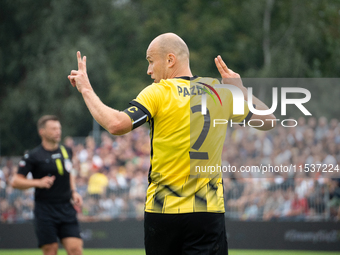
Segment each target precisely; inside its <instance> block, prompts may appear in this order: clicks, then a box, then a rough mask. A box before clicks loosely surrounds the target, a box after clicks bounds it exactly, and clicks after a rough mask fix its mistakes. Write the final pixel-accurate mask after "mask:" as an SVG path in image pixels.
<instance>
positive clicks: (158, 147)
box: [125, 77, 251, 213]
mask: <svg viewBox="0 0 340 255" xmlns="http://www.w3.org/2000/svg"><path fill="white" fill-rule="evenodd" d="M217 84H219V81H218V80H217V79H212V78H200V77H191V78H189V77H179V78H174V79H167V80H161V81H160V82H159V83H153V84H152V85H150V86H148V87H146V88H145V89H144V90H142V91H141V92H140V94H139V95H138V96H137V98H136V99H135V100H133V101H132V102H131V103H130V104H132V105H133V106H131V107H130V108H128V109H127V110H126V111H125V112H126V113H127V114H128V115H129V116H130V117H131V119H132V121H133V127H134V128H135V127H137V126H139V125H140V123H142V120H144V121H146V120H147V121H149V123H150V138H151V154H150V160H151V165H150V171H149V187H148V190H147V196H146V204H145V211H146V212H155V213H192V212H218V213H223V212H224V199H223V184H222V178H221V177H222V174H221V173H216V172H215V173H214V174H210V173H209V174H208V173H206V172H205V171H204V169H207V168H209V166H214V167H216V166H221V155H222V149H223V143H224V140H225V135H226V131H227V126H228V125H227V124H225V125H214V121H213V120H216V119H220V120H221V119H224V120H228V121H230V120H232V121H233V122H241V121H243V120H244V119H246V118H250V117H251V113H250V112H249V109H248V105H247V102H245V101H244V114H242V115H234V114H233V96H232V93H231V92H230V90H228V89H221V88H219V89H216V90H215V89H214V87H215V85H217ZM210 86H211V87H210ZM212 90H214V91H215V92H217V94H218V96H219V98H218V100H215V99H217V97H218V96H217V94H216V95H215V94H214V93H209V92H212ZM202 94H206V114H205V115H202V111H201V110H202ZM208 94H209V95H210V94H211V96H209V95H208ZM219 100H221V101H219ZM136 111H142V112H144V113H145V115H147V116H142V117H138V119H135V117H134V116H133V113H135V112H136ZM136 116H137V115H136ZM138 116H140V115H138Z"/></svg>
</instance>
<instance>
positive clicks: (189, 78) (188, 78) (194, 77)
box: [175, 75, 198, 81]
mask: <svg viewBox="0 0 340 255" xmlns="http://www.w3.org/2000/svg"><path fill="white" fill-rule="evenodd" d="M197 78H198V76H197V75H195V76H193V77H189V76H180V77H175V79H183V80H187V81H192V80H195V79H197Z"/></svg>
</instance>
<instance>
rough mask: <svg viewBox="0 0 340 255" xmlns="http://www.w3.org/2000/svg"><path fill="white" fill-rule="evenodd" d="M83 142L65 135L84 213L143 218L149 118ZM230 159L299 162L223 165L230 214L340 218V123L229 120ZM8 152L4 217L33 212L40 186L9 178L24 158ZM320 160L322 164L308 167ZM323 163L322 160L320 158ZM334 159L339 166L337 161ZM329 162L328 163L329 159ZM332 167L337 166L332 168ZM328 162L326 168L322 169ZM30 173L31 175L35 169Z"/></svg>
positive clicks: (87, 217)
mask: <svg viewBox="0 0 340 255" xmlns="http://www.w3.org/2000/svg"><path fill="white" fill-rule="evenodd" d="M100 140H101V141H100V143H99V144H96V143H95V140H94V139H93V137H90V136H89V137H87V138H85V139H83V141H82V142H79V140H76V139H74V138H72V137H66V138H65V139H64V144H65V145H66V146H69V147H70V148H72V150H73V155H74V157H73V159H74V174H75V175H76V176H77V177H76V183H77V190H78V192H79V193H80V194H81V195H82V197H83V200H84V203H83V206H82V208H76V209H77V211H78V216H79V219H80V221H103V220H111V219H114V218H120V219H124V218H131V217H134V218H139V219H142V218H143V212H144V201H145V194H146V189H147V186H148V179H147V176H148V171H149V166H150V139H149V129H148V128H146V127H145V126H142V127H140V128H138V129H136V130H134V131H132V132H130V133H129V134H126V135H123V136H111V135H110V134H108V133H107V132H102V134H101V139H100ZM222 160H223V163H222V165H224V166H235V167H236V168H235V169H237V170H238V169H240V168H241V166H258V167H259V166H260V165H272V166H275V165H283V166H291V165H292V166H295V169H296V170H295V171H293V170H291V171H288V172H284V171H268V172H267V173H266V174H263V173H261V172H258V171H257V172H256V171H254V172H250V171H249V172H240V171H235V172H224V173H223V176H224V178H223V183H224V192H225V206H226V217H229V218H231V219H237V220H263V221H270V220H282V221H284V220H289V221H292V220H293V221H305V220H309V221H310V220H313V221H324V220H331V221H340V178H339V176H340V171H336V166H337V165H338V164H339V162H340V124H339V122H338V120H336V119H332V120H330V121H328V120H327V119H326V118H324V117H321V118H319V119H315V118H314V117H310V118H308V119H305V118H302V117H301V118H299V119H298V125H297V126H296V127H290V128H286V127H282V126H281V125H280V124H279V123H278V125H277V127H276V128H275V129H273V130H271V131H269V132H261V131H257V130H255V129H252V128H249V127H241V126H237V127H236V126H233V127H232V128H228V131H227V138H226V141H225V144H224V149H223V157H222ZM13 162H14V161H13V160H11V159H3V160H2V162H0V163H2V165H1V170H0V220H1V221H2V222H24V221H27V220H31V219H32V218H33V213H32V211H33V206H34V202H33V196H34V190H33V189H29V190H25V191H20V190H15V189H13V188H12V187H11V186H10V180H11V177H12V175H13V174H14V173H15V172H16V171H17V164H15V163H13ZM305 164H315V165H316V164H319V166H321V167H322V168H320V169H319V171H318V169H314V170H313V169H311V168H310V169H308V167H309V165H307V168H306V165H305ZM320 164H321V165H320ZM331 165H332V167H331ZM324 166H326V167H324ZM331 168H332V169H331ZM322 170H324V171H322ZM28 178H30V176H28Z"/></svg>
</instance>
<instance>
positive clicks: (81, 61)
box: [77, 51, 86, 73]
mask: <svg viewBox="0 0 340 255" xmlns="http://www.w3.org/2000/svg"><path fill="white" fill-rule="evenodd" d="M77 59H78V71H83V72H85V73H86V56H83V58H82V57H81V53H80V51H77Z"/></svg>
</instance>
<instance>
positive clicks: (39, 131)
mask: <svg viewBox="0 0 340 255" xmlns="http://www.w3.org/2000/svg"><path fill="white" fill-rule="evenodd" d="M38 134H39V136H40V137H42V135H43V134H44V129H43V128H39V129H38Z"/></svg>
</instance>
